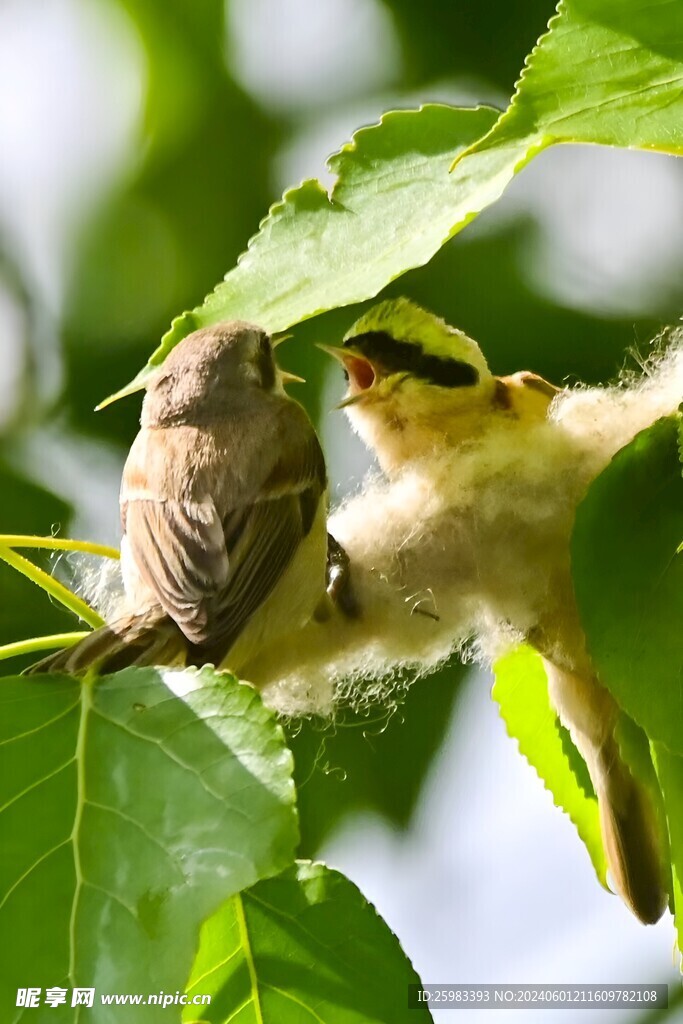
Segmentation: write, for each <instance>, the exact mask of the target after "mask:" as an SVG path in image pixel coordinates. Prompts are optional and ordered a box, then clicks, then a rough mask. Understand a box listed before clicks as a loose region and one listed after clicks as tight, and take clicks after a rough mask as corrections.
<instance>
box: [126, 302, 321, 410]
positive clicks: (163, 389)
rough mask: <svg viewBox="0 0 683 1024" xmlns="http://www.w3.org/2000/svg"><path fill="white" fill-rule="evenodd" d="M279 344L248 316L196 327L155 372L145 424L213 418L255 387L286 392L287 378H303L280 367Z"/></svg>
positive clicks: (245, 398)
mask: <svg viewBox="0 0 683 1024" xmlns="http://www.w3.org/2000/svg"><path fill="white" fill-rule="evenodd" d="M282 340H283V339H282ZM275 344H277V340H276V341H273V340H272V339H271V338H270V337H269V335H268V334H266V332H265V331H264V330H262V328H260V327H257V326H256V325H255V324H250V323H246V322H245V321H243V320H233V321H229V322H226V323H220V324H215V325H214V326H212V327H205V328H202V329H201V330H198V331H194V332H193V333H192V334H189V335H188V336H187V337H186V338H183V340H182V341H181V342H180V343H179V344H178V345H176V347H175V348H174V349H173V350H172V351H171V352H170V353H169V354H168V356H167V357H166V359H165V361H164V363H163V364H162V365H161V367H160V368H159V370H158V371H157V372H156V374H154V376H153V377H152V379H151V381H150V383H149V385H148V387H147V395H146V396H145V400H144V404H143V423H146V424H147V425H153V424H159V423H163V422H170V421H172V420H175V419H178V418H181V419H182V418H186V417H192V418H193V419H195V420H205V419H207V418H208V419H211V418H215V417H218V416H220V415H221V414H222V413H224V412H225V411H226V409H227V408H234V407H235V406H236V405H238V404H240V403H241V402H244V401H245V400H248V396H249V395H250V394H252V393H253V392H254V391H255V390H256V391H262V392H263V391H266V392H276V393H279V394H282V393H283V384H284V383H286V382H287V381H290V380H301V378H300V377H296V376H294V374H290V373H287V372H286V371H283V370H280V369H279V367H278V366H277V364H276V362H275V358H274V355H273V348H274V346H275Z"/></svg>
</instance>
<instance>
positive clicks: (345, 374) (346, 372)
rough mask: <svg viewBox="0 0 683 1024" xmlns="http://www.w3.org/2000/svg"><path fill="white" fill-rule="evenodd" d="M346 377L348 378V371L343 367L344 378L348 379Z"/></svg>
mask: <svg viewBox="0 0 683 1024" xmlns="http://www.w3.org/2000/svg"><path fill="white" fill-rule="evenodd" d="M348 379H349V371H348V370H347V369H346V368H345V369H344V380H348Z"/></svg>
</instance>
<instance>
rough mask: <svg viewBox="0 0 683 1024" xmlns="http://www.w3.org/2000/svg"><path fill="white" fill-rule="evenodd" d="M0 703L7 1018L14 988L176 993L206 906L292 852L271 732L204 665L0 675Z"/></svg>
mask: <svg viewBox="0 0 683 1024" xmlns="http://www.w3.org/2000/svg"><path fill="white" fill-rule="evenodd" d="M0 706H1V713H0V835H1V839H0V849H1V850H2V854H1V855H0V930H1V931H2V934H3V935H5V936H11V937H12V939H11V942H6V943H5V947H4V950H3V965H2V971H1V972H0V1016H1V1017H2V1019H3V1020H7V1021H10V1020H12V1021H17V1020H19V1019H20V1018H21V1019H22V1020H23V1014H22V1012H21V1011H17V1010H15V1011H14V1012H13V1011H12V1008H13V1007H14V1005H15V1000H16V990H17V988H18V987H19V986H26V985H36V986H40V987H43V988H45V987H49V986H62V987H69V988H70V987H72V986H86V987H92V986H95V988H96V989H97V990H98V993H102V992H104V993H107V992H114V993H115V992H154V991H157V990H159V989H165V990H166V991H175V990H176V989H178V988H179V987H180V986H182V984H183V983H184V981H185V979H186V978H187V977H188V975H189V973H190V969H191V965H192V959H193V956H194V953H195V950H196V947H197V941H198V935H199V929H200V925H201V923H202V922H203V920H204V919H205V918H206V917H207V915H209V914H210V913H212V912H213V911H214V910H215V909H216V907H217V906H219V905H220V903H221V902H222V901H223V900H224V899H225V898H226V897H228V896H230V895H232V894H233V893H235V892H237V891H238V890H240V889H242V888H244V887H245V886H248V885H251V884H253V883H254V882H255V881H257V880H258V879H259V878H263V877H264V876H267V875H271V874H274V873H276V872H277V871H280V870H282V868H284V867H285V866H286V865H287V864H289V863H291V862H292V860H293V857H294V850H295V847H296V842H297V838H298V836H297V826H296V812H295V808H294V787H293V784H292V780H291V771H292V761H291V755H290V752H289V750H288V749H287V747H286V746H285V744H284V741H283V736H282V731H281V729H280V728H279V726H278V725H277V724H276V722H275V721H274V718H273V716H272V715H271V713H270V712H268V711H267V710H266V709H265V708H264V707H263V705H262V704H261V701H260V699H259V697H258V694H257V693H256V692H255V691H254V690H253V689H252V688H251V687H249V686H247V685H245V684H241V683H237V682H236V681H235V680H234V679H232V678H231V677H230V676H227V675H226V674H223V673H220V674H219V673H216V672H214V671H213V670H211V669H203V670H202V671H201V672H195V671H190V670H183V671H178V670H176V671H171V670H165V671H157V670H155V669H128V670H126V671H124V672H120V673H118V674H116V675H113V676H106V677H103V678H101V679H96V680H95V681H88V680H86V681H85V682H83V683H80V682H79V681H76V680H74V679H71V678H68V677H64V676H45V677H35V678H9V679H5V680H3V683H2V686H1V687H0ZM37 922H40V926H39V927H38V926H37ZM50 1012H51V1013H52V1012H53V1011H52V1010H51V1011H50ZM65 1012H66V1011H65ZM76 1012H78V1011H76ZM69 1014H70V1016H69V1017H68V1018H67V1019H68V1020H69V1022H70V1024H71V1022H72V1021H74V1020H76V1018H74V1017H73V1016H72V1014H73V1011H71V1010H70V1009H69ZM117 1014H118V1015H117ZM28 1016H30V1015H28ZM86 1016H87V1018H88V1020H92V1021H93V1024H105V1022H106V1024H109V1022H110V1021H117V1022H118V1021H119V1020H120V1019H121V1010H120V1008H118V1009H117V1010H111V1009H108V1008H107V1007H105V1006H100V1007H99V1008H97V1007H96V1008H94V1009H89V1010H87V1011H86V1013H85V1014H84V1019H85V1017H86ZM50 1019H52V1017H51V1018H50ZM55 1019H56V1020H58V1019H60V1018H59V1012H57V1013H55ZM61 1019H65V1018H61ZM79 1019H80V1018H79ZM169 1019H173V1018H169V1014H168V1010H163V1008H161V1007H160V1008H158V1009H157V1010H156V1011H155V1010H153V1009H151V1008H150V1009H148V1010H147V1011H146V1015H145V1020H146V1021H147V1020H149V1021H150V1022H152V1024H153V1022H154V1021H162V1020H166V1021H168V1020H169Z"/></svg>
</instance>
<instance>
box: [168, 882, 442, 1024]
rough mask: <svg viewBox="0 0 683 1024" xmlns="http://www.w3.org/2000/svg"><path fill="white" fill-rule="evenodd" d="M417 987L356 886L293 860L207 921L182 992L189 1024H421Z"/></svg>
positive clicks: (404, 960)
mask: <svg viewBox="0 0 683 1024" xmlns="http://www.w3.org/2000/svg"><path fill="white" fill-rule="evenodd" d="M418 982H419V978H418V976H417V975H416V974H415V971H414V970H413V968H412V966H411V964H410V961H409V960H408V959H407V957H406V956H405V954H404V953H403V952H402V950H401V947H400V946H399V943H398V940H397V939H396V936H395V935H394V934H393V933H392V932H391V931H390V930H389V928H388V927H387V926H386V924H385V923H384V921H382V919H381V918H380V917H379V916H378V914H377V913H376V911H375V910H374V908H373V907H372V906H371V905H370V904H369V903H368V902H367V900H366V899H365V898H364V897H363V896H362V894H361V893H360V892H359V891H358V889H357V888H356V886H355V885H353V883H352V882H350V881H349V880H348V879H347V878H345V877H344V875H341V874H340V873H339V872H338V871H332V870H330V868H327V867H325V865H324V864H312V863H310V862H300V863H298V864H295V865H293V866H292V867H291V868H289V869H288V870H287V871H285V872H284V873H283V874H282V875H279V876H278V877H277V878H271V879H268V880H267V881H264V882H259V883H258V885H255V886H254V887H253V888H252V889H249V890H248V891H247V892H243V893H241V894H240V895H238V896H235V897H233V899H232V900H230V901H229V902H228V903H226V904H225V905H224V906H223V907H221V908H220V910H219V911H218V912H217V913H216V914H214V916H213V917H212V918H211V919H210V920H209V921H207V923H206V924H205V925H204V928H203V930H202V938H201V945H200V949H199V955H198V957H197V960H196V962H195V965H194V969H193V972H192V977H191V980H190V984H189V986H188V990H187V994H188V996H189V997H191V998H195V997H197V996H201V995H211V996H212V1002H211V1005H210V1006H189V1007H187V1008H186V1009H185V1010H184V1012H183V1019H184V1020H185V1021H187V1022H193V1024H194V1022H198V1021H209V1022H211V1024H228V1021H230V1022H232V1021H239V1024H401V1022H404V1024H411V1022H415V1024H419V1022H420V1021H423V1022H424V1021H429V1020H431V1015H430V1013H429V1011H428V1010H427V1009H426V1007H425V1009H424V1010H409V1009H408V985H409V984H416V983H418Z"/></svg>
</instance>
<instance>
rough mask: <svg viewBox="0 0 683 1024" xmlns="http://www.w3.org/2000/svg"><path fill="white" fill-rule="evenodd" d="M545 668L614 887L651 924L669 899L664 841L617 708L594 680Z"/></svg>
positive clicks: (658, 916) (632, 908)
mask: <svg viewBox="0 0 683 1024" xmlns="http://www.w3.org/2000/svg"><path fill="white" fill-rule="evenodd" d="M544 660H545V659H544ZM545 666H546V670H547V673H548V683H549V692H550V699H551V701H552V703H553V705H554V707H555V710H556V711H557V713H558V715H559V717H560V721H561V722H562V724H563V725H564V726H565V727H566V728H567V729H569V732H570V734H571V737H572V739H573V741H574V743H575V744H576V746H577V748H578V750H579V752H580V754H581V755H582V757H583V758H584V760H585V762H586V764H587V766H588V771H589V773H590V776H591V781H592V783H593V787H594V789H595V793H596V796H597V798H598V807H599V811H600V826H601V831H602V840H603V845H604V848H605V855H606V857H607V864H608V867H609V871H610V876H611V880H612V882H613V885H614V887H615V889H616V891H617V892H618V893H619V895H620V896H621V898H622V899H623V900H624V902H625V903H626V905H627V906H628V907H629V908H630V910H631V911H632V912H633V913H634V914H635V916H636V917H637V918H638V919H639V920H640V921H642V922H643V924H655V923H656V922H657V921H658V920H659V918H660V917H661V916H662V914H663V913H664V911H665V909H666V906H667V903H668V891H667V890H668V882H667V879H666V874H665V870H664V858H663V854H662V848H663V840H662V837H661V835H660V826H659V822H658V819H657V814H656V811H655V808H654V806H653V801H652V798H651V796H650V793H649V792H648V789H647V787H646V786H645V785H644V784H643V783H642V782H640V780H638V779H636V778H635V777H634V776H633V775H632V774H631V771H630V769H629V767H628V764H626V762H625V761H624V759H623V756H622V754H621V751H620V749H619V745H618V743H617V741H616V738H615V728H616V724H617V718H618V715H619V708H618V706H617V704H616V703H615V701H614V700H613V698H612V696H611V695H610V694H609V693H608V691H607V690H606V689H605V688H604V687H602V686H600V684H599V683H598V682H597V681H596V680H595V679H592V678H583V677H581V676H578V675H575V674H574V673H571V672H568V671H566V670H564V669H560V668H558V667H557V666H556V665H553V664H552V663H551V662H549V661H547V660H545Z"/></svg>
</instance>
